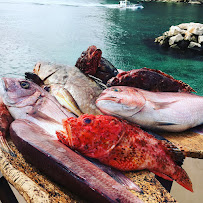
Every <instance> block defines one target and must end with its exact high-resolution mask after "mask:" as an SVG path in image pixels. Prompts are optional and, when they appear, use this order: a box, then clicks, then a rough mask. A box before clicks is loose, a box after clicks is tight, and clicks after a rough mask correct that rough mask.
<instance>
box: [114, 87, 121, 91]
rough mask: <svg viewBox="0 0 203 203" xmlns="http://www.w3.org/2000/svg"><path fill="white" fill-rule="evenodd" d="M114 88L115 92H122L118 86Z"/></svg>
mask: <svg viewBox="0 0 203 203" xmlns="http://www.w3.org/2000/svg"><path fill="white" fill-rule="evenodd" d="M112 90H113V91H114V92H121V89H119V88H116V87H114V88H112Z"/></svg>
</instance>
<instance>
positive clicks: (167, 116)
mask: <svg viewBox="0 0 203 203" xmlns="http://www.w3.org/2000/svg"><path fill="white" fill-rule="evenodd" d="M96 105H97V107H98V108H99V109H100V110H101V111H102V112H103V113H104V114H108V115H114V116H118V117H121V118H124V119H126V120H129V121H131V122H134V123H137V124H139V125H140V126H142V127H145V128H149V129H153V130H164V131H171V132H181V131H184V130H187V129H189V128H192V127H195V126H198V125H200V124H202V123H203V114H202V112H203V97H201V96H198V95H195V94H192V93H179V92H175V93H172V92H150V91H146V90H142V89H139V88H134V87H126V86H116V87H110V88H108V89H106V90H104V91H103V92H102V94H101V95H100V96H99V98H98V99H97V100H96Z"/></svg>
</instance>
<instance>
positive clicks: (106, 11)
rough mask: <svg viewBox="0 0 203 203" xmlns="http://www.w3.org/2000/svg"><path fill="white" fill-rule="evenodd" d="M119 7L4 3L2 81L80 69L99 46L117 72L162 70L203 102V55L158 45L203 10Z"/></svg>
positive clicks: (76, 1) (65, 0)
mask: <svg viewBox="0 0 203 203" xmlns="http://www.w3.org/2000/svg"><path fill="white" fill-rule="evenodd" d="M131 2H133V1H131ZM117 3H118V1H113V0H111V1H107V0H103V1H102V0H86V1H82V0H8V1H7V0H0V76H1V77H2V76H9V77H23V76H24V72H25V71H32V69H33V66H34V65H35V63H36V62H37V61H50V62H55V63H59V64H68V65H74V64H75V62H76V60H77V58H78V57H79V56H80V54H81V52H82V51H83V50H86V49H87V48H88V46H90V45H96V46H97V47H98V48H100V49H101V50H102V52H103V56H104V57H105V58H107V59H108V60H109V61H110V62H112V64H114V65H115V67H117V68H121V69H124V70H130V69H133V68H142V67H148V68H154V69H160V70H162V71H164V72H166V73H168V74H171V75H172V76H174V77H175V78H177V79H180V80H183V81H184V82H186V83H189V84H190V85H191V86H192V87H193V88H194V89H195V90H196V91H197V93H198V94H199V95H202V96H203V88H202V82H203V76H202V75H203V55H187V56H185V55H184V54H178V53H176V54H175V53H174V52H170V51H164V50H161V49H159V48H158V47H157V46H155V45H154V43H153V40H154V38H155V37H158V36H160V35H161V34H162V33H163V32H165V31H167V30H168V29H169V27H170V26H171V25H177V24H180V23H183V22H200V23H203V21H202V20H203V12H202V10H203V6H201V5H187V4H174V3H144V4H143V5H144V9H142V10H131V9H119V8H117V5H116V4H117ZM201 163H202V162H201ZM200 172H202V171H200ZM195 173H196V172H195ZM199 175H201V174H199ZM201 176H202V175H201ZM201 182H202V181H201ZM178 189H179V188H178ZM195 194H196V193H195ZM176 195H178V194H176ZM196 195H198V194H196ZM182 196H184V194H183V195H182ZM175 197H177V196H175ZM200 199H201V197H200Z"/></svg>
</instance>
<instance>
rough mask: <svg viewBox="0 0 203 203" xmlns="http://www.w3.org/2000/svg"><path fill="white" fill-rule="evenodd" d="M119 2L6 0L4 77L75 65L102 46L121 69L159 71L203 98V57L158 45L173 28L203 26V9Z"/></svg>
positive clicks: (1, 46) (0, 58)
mask: <svg viewBox="0 0 203 203" xmlns="http://www.w3.org/2000/svg"><path fill="white" fill-rule="evenodd" d="M131 2H132V3H134V2H133V1H131ZM117 3H118V1H113V0H109V1H108V0H103V1H102V0H86V1H82V0H77V1H75V0H8V1H7V0H0V76H1V77H2V76H10V77H23V76H24V72H25V71H32V69H33V66H34V65H35V64H36V62H38V61H50V62H55V63H59V64H67V65H74V64H75V62H76V60H77V58H78V57H79V56H80V54H81V52H82V51H84V50H86V49H87V48H88V46H90V45H96V46H97V47H98V48H100V49H101V50H102V52H103V57H105V58H107V59H108V60H109V61H110V62H112V64H113V65H114V66H115V67H117V68H121V69H124V70H130V69H134V68H142V67H148V68H154V69H159V70H162V71H164V72H166V73H168V74H171V75H172V76H174V77H175V78H176V79H180V80H183V81H184V82H186V83H189V84H190V85H191V86H192V87H193V88H194V89H195V90H196V91H197V93H198V94H200V95H203V88H202V82H203V76H202V75H203V55H197V54H195V55H193V56H191V55H187V56H185V55H184V54H179V53H174V52H170V51H166V50H162V49H159V48H158V46H155V44H154V43H153V40H154V38H155V37H158V36H160V35H161V34H162V33H163V32H165V31H167V30H168V29H169V27H170V26H171V25H177V24H180V23H186V22H199V23H203V21H202V20H203V12H202V10H203V6H201V5H188V4H183V3H143V5H144V9H142V10H131V9H119V8H117V5H116V4H117Z"/></svg>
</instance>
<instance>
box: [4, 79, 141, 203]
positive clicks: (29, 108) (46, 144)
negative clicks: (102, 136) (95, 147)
mask: <svg viewBox="0 0 203 203" xmlns="http://www.w3.org/2000/svg"><path fill="white" fill-rule="evenodd" d="M2 82H3V92H1V96H2V99H3V101H4V104H5V105H6V107H7V109H8V110H9V112H10V113H11V115H12V117H13V118H14V119H15V121H14V122H12V123H11V126H10V132H11V137H12V138H13V142H14V143H15V144H16V146H17V147H18V149H19V150H20V151H22V153H23V154H24V156H25V157H27V159H28V160H29V161H30V162H31V163H33V164H34V165H37V166H39V169H41V170H42V171H44V172H45V174H48V175H49V176H51V177H52V178H54V179H55V180H56V181H59V180H63V178H64V177H63V176H64V170H65V171H66V173H65V180H69V181H70V182H71V184H76V185H77V184H79V186H80V187H82V188H83V189H84V191H89V190H91V191H93V193H94V192H95V194H92V195H93V197H88V198H90V199H91V198H95V196H97V197H98V194H97V193H99V196H100V198H106V199H108V198H110V199H111V201H113V200H114V201H115V200H116V199H119V200H121V199H122V201H124V200H126V201H130V202H142V201H141V200H140V199H138V198H137V197H136V196H135V195H133V194H132V193H131V192H129V191H128V190H127V189H126V187H128V186H129V188H130V189H133V190H135V191H138V192H141V189H140V188H139V187H138V186H137V185H136V184H135V183H133V182H132V181H131V180H130V179H129V178H127V177H124V175H123V174H121V173H120V174H119V173H114V171H111V172H109V174H110V173H111V176H112V177H114V178H112V177H111V176H110V175H108V174H107V173H105V172H104V171H102V170H101V169H100V168H98V167H97V166H95V165H94V164H93V163H91V162H90V161H88V160H87V159H86V158H84V157H83V156H81V155H80V154H78V153H76V152H74V151H72V150H70V149H69V148H68V147H67V146H65V145H64V144H62V143H60V142H59V141H58V138H57V136H56V130H58V129H63V125H62V120H63V119H66V118H71V117H72V118H74V117H76V116H75V115H74V114H73V113H70V112H68V111H67V110H66V109H64V108H63V107H62V106H61V105H60V104H59V103H58V101H57V100H56V99H55V98H54V97H53V96H51V95H50V94H49V93H48V92H47V91H46V90H45V89H43V88H41V87H40V86H38V85H37V84H35V83H34V82H31V81H28V80H24V79H18V78H2ZM28 132H29V133H28ZM33 152H36V153H37V154H38V156H36V155H34V157H37V160H36V159H35V158H34V157H32V156H31V155H32V154H33ZM34 154H35V153H34ZM45 159H46V160H47V164H48V165H49V169H51V170H50V171H49V170H47V169H46V165H45V164H44V160H45ZM52 168H57V169H59V170H60V171H61V174H57V173H54V174H53V171H52ZM101 168H104V167H101ZM105 170H108V171H109V170H110V169H105ZM70 171H71V172H70ZM100 178H102V179H103V180H102V182H103V183H102V184H103V185H101V184H100V182H101V180H100ZM115 179H118V180H119V181H116V180H115ZM62 182H63V183H62ZM62 182H59V183H60V184H62V185H63V184H64V185H65V186H67V185H68V187H71V186H70V184H69V182H67V183H64V181H62ZM78 182H79V183H78ZM81 185H82V186H81ZM122 185H125V187H123V186H122ZM114 186H115V188H113V187H114ZM106 188H109V191H106ZM74 189H75V188H74ZM117 189H118V190H117ZM118 191H119V192H118ZM75 192H76V193H78V192H79V194H80V191H75ZM100 192H101V193H100ZM84 193H85V192H84ZM91 193H92V192H91ZM111 193H112V194H111ZM120 194H121V195H120ZM83 195H85V194H83ZM122 201H121V202H122Z"/></svg>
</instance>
